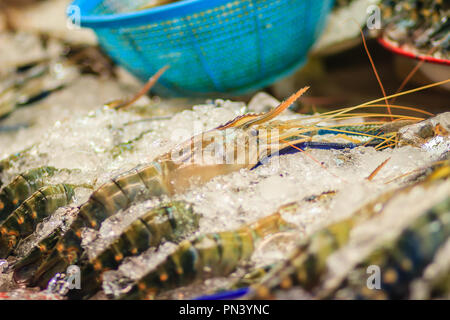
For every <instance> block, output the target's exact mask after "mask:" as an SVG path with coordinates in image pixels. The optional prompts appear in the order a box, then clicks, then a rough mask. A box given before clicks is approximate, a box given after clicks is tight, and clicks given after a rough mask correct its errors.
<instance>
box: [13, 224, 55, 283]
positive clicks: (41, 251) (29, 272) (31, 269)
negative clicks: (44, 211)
mask: <svg viewBox="0 0 450 320" xmlns="http://www.w3.org/2000/svg"><path fill="white" fill-rule="evenodd" d="M62 233H63V232H62V230H61V229H60V228H57V229H55V230H53V231H52V232H51V233H50V234H49V235H48V236H46V237H45V238H44V239H42V240H41V241H39V243H38V244H37V245H35V246H34V247H33V248H32V249H31V251H30V252H29V253H28V254H27V255H26V256H24V257H23V258H21V259H20V260H19V261H17V262H16V263H15V264H14V265H13V270H14V273H13V278H14V281H16V282H17V283H26V282H27V281H28V280H29V279H30V278H31V277H33V275H34V273H35V272H36V269H37V267H38V266H39V264H40V263H42V261H43V260H44V259H45V258H46V257H47V256H48V254H49V252H50V251H51V250H52V249H53V248H54V247H55V245H56V243H57V242H58V240H59V238H60V237H61V234H62Z"/></svg>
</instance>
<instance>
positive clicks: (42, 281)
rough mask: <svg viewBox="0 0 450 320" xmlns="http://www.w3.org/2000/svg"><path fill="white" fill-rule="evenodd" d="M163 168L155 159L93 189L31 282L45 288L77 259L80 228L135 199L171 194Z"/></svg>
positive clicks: (95, 225) (96, 226) (96, 224)
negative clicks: (54, 276) (57, 274)
mask: <svg viewBox="0 0 450 320" xmlns="http://www.w3.org/2000/svg"><path fill="white" fill-rule="evenodd" d="M166 170H168V168H167V166H166V163H165V162H162V163H160V162H157V161H155V162H153V163H152V164H150V165H148V166H144V167H142V168H136V169H133V170H131V171H129V172H127V173H125V174H123V175H121V176H119V177H117V178H114V179H112V180H111V181H110V182H108V183H106V184H104V185H103V186H101V187H100V188H98V189H97V190H96V191H94V192H93V193H92V195H91V196H90V198H89V200H88V201H87V202H86V203H85V204H83V205H82V206H81V207H80V208H79V213H78V216H77V218H76V219H75V221H74V222H73V223H72V225H71V227H70V229H69V230H68V231H67V232H66V233H65V234H64V237H62V238H61V239H60V240H59V241H58V243H57V244H56V246H55V249H54V250H53V251H52V252H51V253H50V255H49V257H48V258H47V259H46V260H45V261H44V262H43V264H42V265H41V266H40V267H39V269H38V270H37V271H36V274H35V276H34V277H33V279H31V283H32V284H34V285H39V286H40V287H43V288H45V287H46V286H47V283H48V281H49V280H50V279H51V278H52V277H53V275H54V274H56V273H58V272H63V271H64V270H65V269H66V268H67V267H68V266H69V265H72V264H76V263H77V262H78V261H79V258H80V255H81V253H82V252H83V250H82V247H81V230H82V228H85V227H89V228H94V229H97V230H98V229H99V228H100V226H101V223H102V222H103V221H105V220H106V219H107V218H109V217H111V216H113V215H115V214H116V213H117V212H119V211H120V210H123V209H126V208H128V207H129V206H130V205H131V204H132V203H133V202H134V201H136V200H138V199H141V198H142V199H147V198H151V197H157V196H161V195H163V194H170V192H169V191H168V188H167V186H166V183H165V181H164V175H165V172H166Z"/></svg>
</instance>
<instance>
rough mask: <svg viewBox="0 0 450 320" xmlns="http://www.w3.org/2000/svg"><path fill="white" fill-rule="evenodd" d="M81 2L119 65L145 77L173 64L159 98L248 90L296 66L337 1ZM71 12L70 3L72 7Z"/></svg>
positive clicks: (85, 21)
mask: <svg viewBox="0 0 450 320" xmlns="http://www.w3.org/2000/svg"><path fill="white" fill-rule="evenodd" d="M146 3H148V1H147V0H77V1H74V3H73V4H72V5H74V6H78V7H79V8H80V11H81V19H80V23H81V25H82V26H85V27H90V28H92V29H94V31H95V32H96V34H97V36H98V39H99V43H100V45H101V46H102V47H103V48H104V50H106V52H107V53H108V54H109V55H110V56H111V57H112V58H113V59H114V60H115V61H116V62H117V63H119V64H120V65H122V66H123V67H125V68H126V69H128V70H129V71H130V72H131V73H133V74H134V75H136V76H137V77H138V78H140V79H141V80H143V81H146V80H147V79H148V78H149V77H150V76H151V75H153V74H154V73H155V72H156V71H157V70H158V69H160V68H161V67H163V66H164V65H170V69H169V70H168V71H166V73H165V74H164V75H163V77H162V78H161V80H160V81H159V82H158V84H157V85H156V86H155V88H154V92H155V93H157V94H160V95H183V96H198V95H211V94H213V93H221V94H224V93H229V94H243V93H248V92H250V91H254V90H258V89H261V88H263V87H265V86H267V85H270V84H271V83H273V82H275V81H276V80H278V79H279V78H281V77H283V76H286V75H288V74H289V73H291V72H293V71H295V70H296V69H297V68H299V67H300V66H301V65H302V64H303V63H304V62H305V60H306V57H307V54H308V51H309V49H310V48H311V46H312V45H313V43H314V42H315V41H316V40H317V38H318V37H319V35H320V34H321V31H322V29H323V27H324V25H325V20H326V17H327V15H328V13H329V11H330V9H331V7H332V5H333V0H184V1H180V2H175V3H172V4H168V5H163V6H160V7H156V8H152V9H146V10H142V11H135V10H136V8H139V7H141V6H142V5H144V4H146ZM72 9H73V7H72Z"/></svg>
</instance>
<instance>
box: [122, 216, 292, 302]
mask: <svg viewBox="0 0 450 320" xmlns="http://www.w3.org/2000/svg"><path fill="white" fill-rule="evenodd" d="M289 227H290V226H289V224H288V223H286V222H285V221H284V220H283V219H282V218H281V216H280V214H279V213H276V214H273V215H270V216H268V217H265V218H263V219H261V220H259V221H258V222H256V223H253V224H250V225H246V226H244V227H242V228H240V229H238V230H235V231H226V232H220V233H212V234H206V235H201V236H199V237H197V238H195V239H194V240H192V241H188V240H185V241H183V242H182V243H180V245H179V246H178V247H177V249H176V250H175V251H174V252H173V253H172V254H170V255H169V256H168V258H167V259H166V260H165V261H163V262H162V263H161V264H159V265H158V266H157V267H156V268H154V269H153V270H151V271H150V272H148V273H147V274H146V275H144V276H143V277H142V278H141V279H139V280H138V281H137V282H136V283H135V284H134V285H133V287H132V288H131V290H130V291H129V292H128V293H126V294H125V295H124V296H122V297H121V299H152V298H154V296H155V295H156V294H157V293H159V292H161V291H163V290H168V289H173V288H176V287H179V286H183V285H188V284H190V283H193V282H195V281H197V280H202V279H206V278H210V277H214V276H225V275H228V274H230V273H231V272H232V271H233V270H235V269H236V267H237V266H238V265H239V263H241V262H242V261H244V260H247V259H249V258H250V257H251V255H252V253H253V252H254V249H255V245H256V244H257V242H258V240H260V239H262V238H264V237H265V236H268V235H270V234H274V233H277V232H279V231H282V230H285V229H286V228H289Z"/></svg>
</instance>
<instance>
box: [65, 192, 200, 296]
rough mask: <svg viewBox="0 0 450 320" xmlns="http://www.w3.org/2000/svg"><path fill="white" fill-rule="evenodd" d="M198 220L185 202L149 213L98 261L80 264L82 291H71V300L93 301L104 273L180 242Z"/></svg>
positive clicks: (194, 228) (128, 229)
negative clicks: (151, 250) (164, 244)
mask: <svg viewBox="0 0 450 320" xmlns="http://www.w3.org/2000/svg"><path fill="white" fill-rule="evenodd" d="M198 218H199V216H198V215H196V214H195V213H194V211H193V210H192V206H191V205H190V204H188V203H186V202H183V201H175V202H171V203H168V204H165V205H163V206H159V207H157V208H154V209H152V210H150V211H148V212H147V213H145V214H144V215H143V216H141V217H140V218H138V219H137V220H135V221H134V222H133V223H131V225H129V226H128V227H127V228H125V230H124V231H123V232H122V233H121V235H120V236H119V237H118V238H117V239H116V240H115V241H113V242H112V243H111V244H110V245H109V246H108V247H107V248H106V249H105V250H103V251H102V252H101V253H99V254H98V255H97V256H96V257H95V258H93V259H91V260H89V261H87V262H84V263H82V264H81V278H82V283H81V290H73V291H70V292H69V297H70V298H88V297H90V296H91V295H92V294H94V293H95V292H96V291H97V290H98V289H100V286H101V281H102V274H103V272H105V271H107V270H114V269H117V268H118V266H119V265H120V263H121V262H122V261H123V259H124V258H125V257H129V256H134V255H138V254H141V253H142V252H144V251H145V250H147V249H149V248H150V247H156V246H158V245H160V244H161V243H162V242H163V241H164V240H169V241H173V242H179V241H180V240H181V239H183V238H185V237H186V236H188V235H189V234H191V233H193V232H194V231H195V230H196V229H197V228H198V220H199V219H198Z"/></svg>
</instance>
